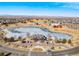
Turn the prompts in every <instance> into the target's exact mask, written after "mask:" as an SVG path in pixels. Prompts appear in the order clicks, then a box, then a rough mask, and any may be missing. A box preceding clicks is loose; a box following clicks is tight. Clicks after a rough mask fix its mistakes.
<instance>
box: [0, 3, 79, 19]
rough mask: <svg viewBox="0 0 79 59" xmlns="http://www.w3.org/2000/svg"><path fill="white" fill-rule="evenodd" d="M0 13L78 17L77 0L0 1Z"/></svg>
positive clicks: (78, 4)
mask: <svg viewBox="0 0 79 59" xmlns="http://www.w3.org/2000/svg"><path fill="white" fill-rule="evenodd" d="M0 15H36V16H66V17H79V2H0Z"/></svg>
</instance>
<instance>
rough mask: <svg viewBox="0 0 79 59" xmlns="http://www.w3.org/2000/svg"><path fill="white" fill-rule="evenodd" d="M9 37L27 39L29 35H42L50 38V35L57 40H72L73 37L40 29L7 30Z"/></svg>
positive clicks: (29, 27) (30, 27)
mask: <svg viewBox="0 0 79 59" xmlns="http://www.w3.org/2000/svg"><path fill="white" fill-rule="evenodd" d="M6 31H7V34H6V36H7V37H15V38H18V37H27V36H28V35H34V34H42V35H44V36H46V37H47V38H48V36H49V35H50V36H51V37H54V38H57V39H71V36H70V35H68V34H65V33H58V32H54V31H50V30H48V29H47V28H39V27H32V26H28V27H21V28H10V29H6Z"/></svg>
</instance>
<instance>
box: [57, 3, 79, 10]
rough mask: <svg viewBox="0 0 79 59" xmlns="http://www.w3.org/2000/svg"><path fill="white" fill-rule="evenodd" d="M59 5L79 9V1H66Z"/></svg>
mask: <svg viewBox="0 0 79 59" xmlns="http://www.w3.org/2000/svg"><path fill="white" fill-rule="evenodd" d="M59 7H63V8H71V9H79V2H72V3H64V4H63V5H61V6H59Z"/></svg>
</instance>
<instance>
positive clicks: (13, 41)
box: [0, 17, 79, 55]
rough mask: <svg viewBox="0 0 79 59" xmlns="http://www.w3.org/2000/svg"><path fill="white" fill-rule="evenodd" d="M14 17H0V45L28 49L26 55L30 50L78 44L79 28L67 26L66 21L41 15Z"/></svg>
mask: <svg viewBox="0 0 79 59" xmlns="http://www.w3.org/2000/svg"><path fill="white" fill-rule="evenodd" d="M2 19H3V20H2ZM5 19H6V21H5ZM16 19H17V18H16ZM16 19H15V18H12V19H11V18H10V20H9V19H7V18H1V20H0V23H1V24H0V45H2V46H6V47H8V48H12V49H15V50H20V51H29V53H28V55H30V54H31V52H47V51H49V50H50V51H51V52H52V51H63V50H68V49H72V48H75V47H77V46H78V45H79V42H78V41H79V40H78V39H79V30H78V29H74V28H73V29H72V28H69V27H67V26H66V24H67V23H63V22H61V21H59V20H58V21H57V20H54V19H53V20H49V19H51V18H49V19H48V18H41V17H38V18H37V17H36V18H27V17H25V18H22V19H21V18H20V19H17V20H16Z"/></svg>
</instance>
